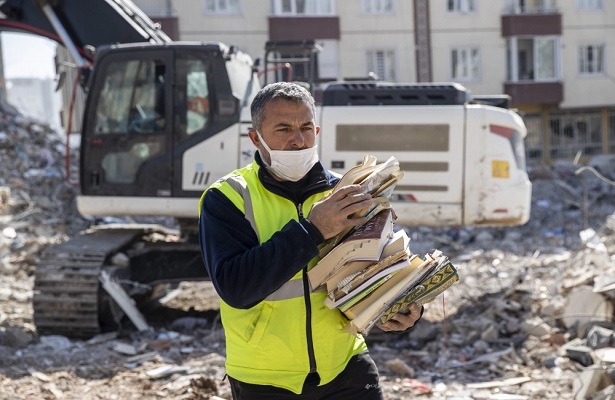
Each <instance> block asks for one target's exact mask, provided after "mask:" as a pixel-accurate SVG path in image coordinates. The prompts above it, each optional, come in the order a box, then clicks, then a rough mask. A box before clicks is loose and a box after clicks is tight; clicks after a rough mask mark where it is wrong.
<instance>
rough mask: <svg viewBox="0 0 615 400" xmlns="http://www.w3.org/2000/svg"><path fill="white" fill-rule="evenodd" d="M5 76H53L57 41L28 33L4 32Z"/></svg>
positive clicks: (10, 77)
mask: <svg viewBox="0 0 615 400" xmlns="http://www.w3.org/2000/svg"><path fill="white" fill-rule="evenodd" d="M1 35H2V56H3V59H4V76H5V78H6V79H12V78H53V77H54V76H55V67H54V64H53V63H54V59H53V58H54V56H55V49H56V43H55V42H54V41H52V40H49V39H46V38H43V37H40V36H36V35H32V34H26V33H14V32H2V34H1Z"/></svg>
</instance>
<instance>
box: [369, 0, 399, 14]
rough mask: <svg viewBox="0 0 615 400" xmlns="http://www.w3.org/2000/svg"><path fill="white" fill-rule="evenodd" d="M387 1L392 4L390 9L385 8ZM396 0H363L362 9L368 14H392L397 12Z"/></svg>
mask: <svg viewBox="0 0 615 400" xmlns="http://www.w3.org/2000/svg"><path fill="white" fill-rule="evenodd" d="M385 3H389V4H390V10H385V9H384V6H385ZM395 8H396V7H395V0H363V1H361V11H362V12H363V14H366V15H392V14H395Z"/></svg>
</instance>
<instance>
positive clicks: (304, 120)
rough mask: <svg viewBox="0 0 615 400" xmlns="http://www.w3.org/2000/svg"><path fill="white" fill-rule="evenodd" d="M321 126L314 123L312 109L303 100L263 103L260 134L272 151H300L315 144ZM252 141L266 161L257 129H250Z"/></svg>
mask: <svg viewBox="0 0 615 400" xmlns="http://www.w3.org/2000/svg"><path fill="white" fill-rule="evenodd" d="M319 132H320V127H318V126H316V124H315V122H314V114H313V113H312V109H311V108H310V106H308V105H307V104H305V103H296V102H294V101H289V100H284V99H276V100H273V101H271V102H269V103H268V104H267V105H266V106H265V119H264V120H263V124H262V126H261V130H260V134H261V135H262V137H263V139H264V140H265V143H267V146H269V148H270V149H271V150H303V149H307V148H310V147H314V145H315V144H316V135H318V133H319ZM249 134H250V138H251V139H252V143H254V145H255V146H256V147H257V148H258V150H259V152H260V153H261V155H262V156H263V158H265V161H267V163H268V164H271V158H270V157H269V153H268V152H267V150H266V149H265V148H264V147H263V145H262V144H261V140H260V138H259V137H258V135H257V134H256V130H254V129H252V130H250V132H249Z"/></svg>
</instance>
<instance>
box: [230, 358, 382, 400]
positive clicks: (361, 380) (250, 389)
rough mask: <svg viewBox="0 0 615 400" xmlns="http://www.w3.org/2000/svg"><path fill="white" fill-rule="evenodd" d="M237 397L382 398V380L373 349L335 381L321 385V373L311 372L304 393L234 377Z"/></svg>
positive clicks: (238, 399)
mask: <svg viewBox="0 0 615 400" xmlns="http://www.w3.org/2000/svg"><path fill="white" fill-rule="evenodd" d="M228 378H229V382H230V384H231V392H232V394H233V399H234V400H287V399H296V400H382V399H383V397H382V390H380V386H379V384H378V378H379V376H378V368H377V367H376V364H375V363H374V360H372V358H371V357H370V356H369V353H367V352H365V353H361V354H358V355H356V356H354V357H352V358H351V359H350V361H348V365H347V366H346V368H345V369H344V370H343V371H342V372H341V373H340V374H339V375H338V376H337V377H336V378H335V379H334V380H332V381H331V382H329V383H327V384H326V385H323V386H317V385H318V382H319V381H320V378H319V377H318V375H312V374H310V375H308V377H307V378H306V380H305V383H304V384H303V391H302V392H301V394H295V393H293V392H291V391H288V390H286V389H282V388H279V387H275V386H266V385H253V384H250V383H244V382H240V381H238V380H236V379H233V378H231V377H230V376H229V377H228Z"/></svg>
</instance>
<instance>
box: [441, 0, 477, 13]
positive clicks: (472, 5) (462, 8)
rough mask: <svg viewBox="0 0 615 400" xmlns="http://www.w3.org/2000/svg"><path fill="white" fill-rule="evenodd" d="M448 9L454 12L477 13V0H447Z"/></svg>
mask: <svg viewBox="0 0 615 400" xmlns="http://www.w3.org/2000/svg"><path fill="white" fill-rule="evenodd" d="M446 11H447V12H449V13H454V14H471V13H475V12H476V0H447V1H446Z"/></svg>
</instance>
